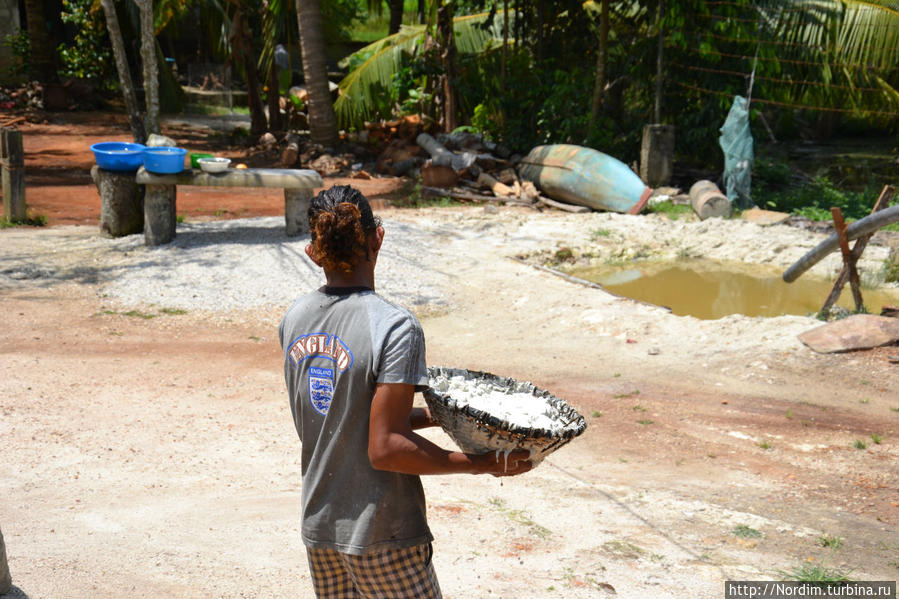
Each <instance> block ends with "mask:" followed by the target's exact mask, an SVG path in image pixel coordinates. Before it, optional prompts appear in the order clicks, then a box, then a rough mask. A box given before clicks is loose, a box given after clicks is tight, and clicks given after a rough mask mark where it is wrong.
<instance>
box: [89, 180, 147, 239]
mask: <svg viewBox="0 0 899 599" xmlns="http://www.w3.org/2000/svg"><path fill="white" fill-rule="evenodd" d="M91 178H92V179H93V180H94V183H95V184H96V185H97V190H98V191H99V192H100V234H101V235H103V236H104V237H123V236H125V235H132V234H134V233H140V232H141V231H143V230H144V196H143V191H144V187H143V185H138V184H137V181H135V179H134V173H131V172H116V171H109V170H106V169H102V168H100V167H98V166H97V165H94V166H93V167H92V168H91Z"/></svg>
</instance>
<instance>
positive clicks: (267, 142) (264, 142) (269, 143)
mask: <svg viewBox="0 0 899 599" xmlns="http://www.w3.org/2000/svg"><path fill="white" fill-rule="evenodd" d="M259 145H260V146H262V147H263V148H265V149H266V150H270V149H271V148H273V147H275V146H276V145H278V139H277V138H276V137H275V136H274V135H272V133H271V132H268V131H266V132H265V133H263V134H262V136H261V137H260V138H259Z"/></svg>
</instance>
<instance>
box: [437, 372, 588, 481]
mask: <svg viewBox="0 0 899 599" xmlns="http://www.w3.org/2000/svg"><path fill="white" fill-rule="evenodd" d="M428 375H429V377H430V379H431V381H432V384H431V386H430V387H429V388H428V389H426V390H425V391H424V397H425V401H426V402H427V404H428V409H429V410H430V411H431V417H432V418H434V419H435V420H436V421H437V422H438V423H439V424H440V426H441V427H442V428H443V430H444V431H446V433H447V434H448V435H449V436H450V438H452V440H453V441H455V443H456V445H458V446H459V448H460V449H461V450H462V451H464V452H466V453H475V454H480V453H488V452H493V451H496V452H509V451H514V450H517V449H521V450H526V451H530V452H531V461H532V462H533V463H535V464H536V463H539V462H540V461H541V460H542V459H543V458H545V457H546V456H548V455H549V454H550V453H552V452H554V451H556V450H557V449H559V448H560V447H562V446H564V445H565V444H566V443H568V442H570V441H571V440H572V439H574V438H575V437H577V436H578V435H580V434H581V433H583V432H584V430H586V428H587V421H586V420H585V419H584V417H583V416H581V415H580V414H579V413H578V411H577V410H575V409H574V408H573V407H572V406H570V405H568V403H566V402H565V400H563V399H560V398H558V397H556V396H554V395H553V394H551V393H550V392H548V391H545V390H543V389H538V388H537V387H535V386H534V385H533V384H531V383H529V382H526V381H518V380H515V379H511V378H506V377H500V376H497V375H494V374H490V373H487V372H478V371H474V370H467V369H462V368H446V367H431V368H428ZM441 376H442V377H454V376H462V377H463V378H466V379H470V380H472V381H473V382H474V381H478V382H480V383H484V382H487V383H489V384H490V385H491V386H493V387H494V388H495V389H496V390H498V391H500V392H505V393H509V394H517V393H527V394H531V395H533V396H535V397H539V398H541V399H543V400H545V401H546V403H547V404H548V406H549V407H550V408H551V409H550V410H549V411H550V412H551V413H552V414H553V420H554V421H555V422H554V424H555V425H556V426H553V428H552V430H546V429H542V428H528V427H522V426H517V425H514V424H512V423H510V422H508V421H506V420H503V419H501V418H498V417H497V416H495V415H493V414H490V413H489V411H484V410H479V409H476V408H473V407H472V406H469V405H460V404H459V403H457V402H456V401H455V400H454V399H453V398H452V397H450V396H449V395H445V394H443V393H441V392H439V391H437V390H436V389H435V387H434V385H435V383H436V380H437V379H438V378H439V377H441Z"/></svg>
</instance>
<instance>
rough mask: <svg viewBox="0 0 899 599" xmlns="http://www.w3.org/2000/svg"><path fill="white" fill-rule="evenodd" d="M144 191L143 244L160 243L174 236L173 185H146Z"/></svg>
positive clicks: (168, 240) (167, 241) (166, 241)
mask: <svg viewBox="0 0 899 599" xmlns="http://www.w3.org/2000/svg"><path fill="white" fill-rule="evenodd" d="M146 188H147V190H146V192H145V193H144V244H145V245H162V244H164V243H169V242H170V241H171V240H173V239H174V238H175V186H174V185H147V186H146Z"/></svg>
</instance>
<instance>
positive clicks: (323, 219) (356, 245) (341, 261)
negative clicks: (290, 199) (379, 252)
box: [308, 185, 381, 272]
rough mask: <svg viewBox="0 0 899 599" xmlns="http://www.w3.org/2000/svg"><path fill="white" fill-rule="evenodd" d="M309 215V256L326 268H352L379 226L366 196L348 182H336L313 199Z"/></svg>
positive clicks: (344, 269) (344, 270)
mask: <svg viewBox="0 0 899 599" xmlns="http://www.w3.org/2000/svg"><path fill="white" fill-rule="evenodd" d="M308 216H309V233H310V236H311V237H312V257H313V258H315V260H316V261H317V262H318V263H319V264H321V266H322V268H324V269H325V270H341V271H343V272H350V271H351V270H353V268H355V267H356V265H357V264H358V263H359V259H360V258H361V257H363V256H366V255H367V251H368V250H367V248H366V238H367V236H368V234H369V233H371V232H372V231H374V230H375V229H377V228H378V227H379V226H381V219H380V218H378V217H377V216H375V215H374V214H372V211H371V204H369V202H368V198H366V197H365V196H364V195H362V192H361V191H359V190H358V189H356V188H355V187H351V186H349V185H335V186H334V187H331V188H329V189H325V190H324V191H322V192H320V193H319V194H318V195H317V196H315V197H314V198H312V203H311V204H310V205H309V213H308Z"/></svg>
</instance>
